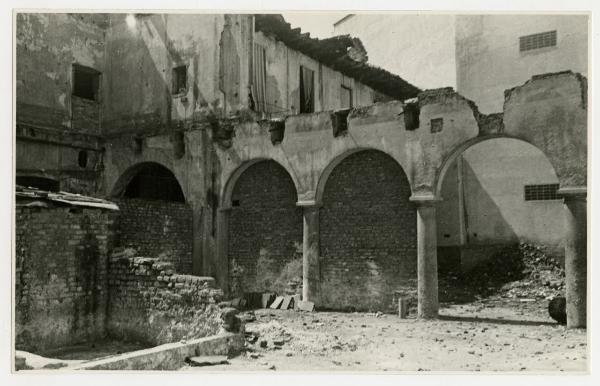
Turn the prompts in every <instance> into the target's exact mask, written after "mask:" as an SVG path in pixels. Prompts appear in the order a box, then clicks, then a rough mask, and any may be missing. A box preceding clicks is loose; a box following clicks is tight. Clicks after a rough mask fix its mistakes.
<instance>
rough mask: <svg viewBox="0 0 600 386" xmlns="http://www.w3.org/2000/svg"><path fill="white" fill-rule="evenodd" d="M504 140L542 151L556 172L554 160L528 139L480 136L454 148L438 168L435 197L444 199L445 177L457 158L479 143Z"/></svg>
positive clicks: (500, 135)
mask: <svg viewBox="0 0 600 386" xmlns="http://www.w3.org/2000/svg"><path fill="white" fill-rule="evenodd" d="M502 138H506V139H515V140H519V141H522V142H525V143H528V144H529V145H531V146H533V147H535V148H536V149H537V150H539V151H541V152H542V153H543V154H544V155H545V156H546V159H547V160H548V162H550V164H551V165H552V167H553V168H554V170H556V166H555V165H554V163H553V162H552V159H551V158H550V157H549V156H548V154H546V153H545V152H544V150H543V149H540V148H539V147H538V146H536V145H535V144H534V143H532V142H530V141H528V140H527V139H524V138H521V137H517V136H514V135H508V134H495V135H486V136H478V137H475V138H471V139H469V140H467V141H464V142H463V143H461V144H459V145H457V146H456V147H454V149H452V151H450V152H449V153H448V156H446V157H445V158H444V160H443V161H442V163H441V165H440V166H439V167H438V168H437V172H436V173H435V181H434V183H433V187H434V191H433V195H434V196H435V198H436V199H443V197H442V196H441V189H442V183H443V181H444V177H445V176H446V173H447V172H448V169H449V168H450V166H451V165H452V164H453V162H454V161H456V158H457V157H458V156H459V155H461V154H463V153H464V152H465V151H466V150H467V149H469V148H471V147H473V146H475V145H477V144H478V143H481V142H485V141H489V140H493V139H502Z"/></svg>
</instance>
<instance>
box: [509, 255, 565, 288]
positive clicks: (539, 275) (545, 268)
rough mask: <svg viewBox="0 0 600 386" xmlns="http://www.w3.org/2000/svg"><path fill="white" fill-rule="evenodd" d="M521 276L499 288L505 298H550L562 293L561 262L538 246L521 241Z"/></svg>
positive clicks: (562, 272)
mask: <svg viewBox="0 0 600 386" xmlns="http://www.w3.org/2000/svg"><path fill="white" fill-rule="evenodd" d="M518 252H519V253H520V254H521V256H522V263H523V268H522V270H521V275H522V278H521V279H520V280H516V281H513V282H510V283H506V284H505V285H503V286H502V287H501V288H500V292H501V295H502V296H503V297H507V298H533V299H551V298H553V297H555V296H561V295H563V294H564V289H565V271H564V268H563V266H562V264H561V262H560V261H559V260H558V259H557V258H555V257H553V256H551V255H549V254H547V253H545V252H544V249H543V248H542V247H539V246H535V245H531V244H525V243H521V244H519V248H518Z"/></svg>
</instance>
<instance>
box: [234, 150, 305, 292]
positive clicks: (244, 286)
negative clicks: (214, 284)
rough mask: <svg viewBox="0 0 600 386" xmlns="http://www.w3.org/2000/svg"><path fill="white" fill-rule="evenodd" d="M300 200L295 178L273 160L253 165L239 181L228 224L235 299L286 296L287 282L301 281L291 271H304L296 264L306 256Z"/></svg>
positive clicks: (235, 189)
mask: <svg viewBox="0 0 600 386" xmlns="http://www.w3.org/2000/svg"><path fill="white" fill-rule="evenodd" d="M296 197H297V196H296V188H295V186H294V183H293V181H292V179H291V178H290V177H289V175H288V173H287V172H286V170H285V169H283V167H281V166H280V165H278V164H277V163H275V162H273V161H261V162H259V163H257V164H255V165H252V166H250V167H249V168H248V169H247V170H246V171H245V172H244V174H242V176H240V178H239V179H238V181H237V183H236V185H235V188H234V191H233V195H232V200H233V209H232V210H231V217H230V222H229V274H230V287H231V288H230V290H231V292H232V293H233V294H239V293H240V292H243V291H254V290H256V291H261V290H275V291H279V292H283V291H285V290H286V288H285V287H286V286H287V282H285V281H286V280H288V279H292V280H293V279H294V277H297V275H296V274H295V273H294V272H292V271H297V270H295V269H294V267H301V264H297V262H298V259H301V256H302V210H301V208H299V207H297V206H296V201H297V200H296ZM237 204H239V206H236V205H237ZM298 250H299V252H300V253H298ZM300 273H301V272H300ZM278 279H279V280H278ZM284 282H285V283H284ZM299 290H300V291H301V288H300V289H299Z"/></svg>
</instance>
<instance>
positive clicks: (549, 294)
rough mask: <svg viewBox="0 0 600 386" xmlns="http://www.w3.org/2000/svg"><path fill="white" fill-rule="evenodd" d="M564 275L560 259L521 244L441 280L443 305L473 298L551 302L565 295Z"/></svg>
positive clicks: (543, 250) (536, 247)
mask: <svg viewBox="0 0 600 386" xmlns="http://www.w3.org/2000/svg"><path fill="white" fill-rule="evenodd" d="M564 286H565V274H564V268H563V266H562V263H561V261H560V260H559V259H557V258H556V257H554V256H552V255H551V254H548V253H546V251H545V248H544V247H542V246H536V245H531V244H527V243H520V244H518V245H515V246H508V247H506V248H504V249H502V250H500V251H499V252H497V253H495V254H494V255H493V256H492V257H491V258H489V259H488V260H487V261H486V262H485V263H482V264H480V265H478V266H476V267H475V268H474V269H472V270H471V271H469V272H465V273H463V274H459V275H451V276H445V277H440V295H441V298H442V299H443V301H448V302H456V301H459V302H460V301H472V300H473V298H482V297H501V298H506V299H532V300H535V299H551V298H553V297H555V296H562V295H563V294H564Z"/></svg>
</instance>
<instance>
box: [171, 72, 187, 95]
mask: <svg viewBox="0 0 600 386" xmlns="http://www.w3.org/2000/svg"><path fill="white" fill-rule="evenodd" d="M186 92H187V66H178V67H175V68H173V89H172V93H173V94H185V93H186Z"/></svg>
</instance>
